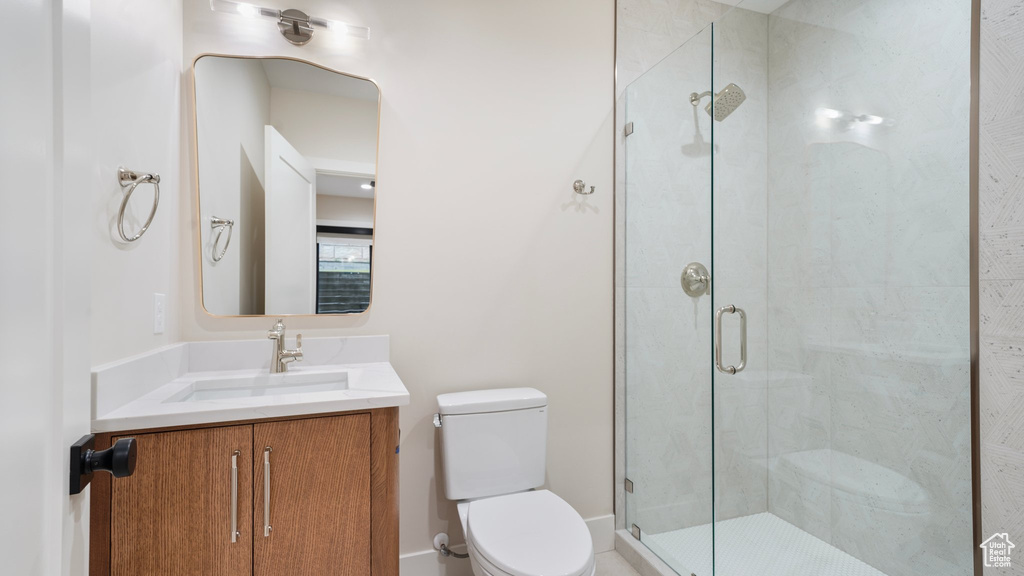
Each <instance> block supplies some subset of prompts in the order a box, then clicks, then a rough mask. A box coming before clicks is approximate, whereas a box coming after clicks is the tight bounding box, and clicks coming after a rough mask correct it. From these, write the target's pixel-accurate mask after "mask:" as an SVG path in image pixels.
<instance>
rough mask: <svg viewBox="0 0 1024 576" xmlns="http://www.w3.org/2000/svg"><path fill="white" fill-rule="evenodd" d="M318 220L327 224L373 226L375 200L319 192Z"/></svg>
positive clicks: (318, 222)
mask: <svg viewBox="0 0 1024 576" xmlns="http://www.w3.org/2000/svg"><path fill="white" fill-rule="evenodd" d="M316 222H317V224H319V225H326V226H356V227H362V228H373V200H372V199H370V198H349V197H347V196H328V195H326V194H318V195H317V197H316Z"/></svg>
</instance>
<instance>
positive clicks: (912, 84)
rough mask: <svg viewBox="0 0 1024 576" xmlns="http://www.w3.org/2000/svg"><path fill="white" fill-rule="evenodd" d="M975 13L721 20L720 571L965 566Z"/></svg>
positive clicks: (854, 11)
mask: <svg viewBox="0 0 1024 576" xmlns="http://www.w3.org/2000/svg"><path fill="white" fill-rule="evenodd" d="M970 22H971V15H970V6H969V3H964V2H960V1H959V0H935V1H934V2H928V3H927V5H924V4H919V3H904V2H890V1H887V0H886V1H882V0H858V1H849V0H791V1H790V2H788V3H785V4H784V5H783V6H781V7H779V8H778V9H776V10H774V11H773V12H771V13H770V14H765V13H762V12H757V11H754V10H746V9H743V5H741V6H740V7H739V8H736V9H733V10H731V11H730V12H728V13H727V14H725V15H724V16H722V17H721V18H719V19H718V20H717V21H716V22H715V23H714V25H713V30H712V36H713V41H712V48H713V50H712V52H713V56H712V58H713V69H712V74H711V76H712V84H713V88H712V90H714V91H715V94H716V96H714V97H713V98H714V104H713V107H712V113H713V115H714V121H713V123H712V143H713V148H714V156H713V163H712V164H713V168H712V169H713V188H712V197H711V201H712V202H711V203H712V208H711V219H712V222H713V230H712V233H711V237H712V259H711V260H712V266H711V276H712V279H713V304H712V307H713V308H714V310H715V311H720V312H721V314H720V316H721V329H720V330H718V331H717V332H716V338H720V339H721V346H720V347H719V353H720V356H721V369H718V368H716V369H715V371H714V373H713V375H712V387H713V392H712V403H713V406H714V408H713V431H712V434H713V440H712V444H713V450H714V475H713V483H714V530H713V532H714V574H716V575H718V576H748V575H750V574H758V575H762V576H812V575H813V576H817V575H819V574H840V573H841V574H849V575H851V576H852V575H856V576H918V575H920V576H924V575H927V576H963V575H965V574H971V573H973V565H972V562H973V548H974V546H973V544H972V523H971V520H972V516H971V512H972V501H971V460H970V459H971V454H970V440H971V418H970V403H971V399H970V344H969V334H970V317H969V302H970V287H969V277H970V272H969V252H968V250H969V194H970V187H969V179H968V174H969V166H968V161H969V158H970V153H969V138H968V137H969V119H970V110H969V103H970V93H969V90H970V81H969V78H970V62H969V58H970V46H969V38H970ZM910 29H920V30H936V31H941V38H942V41H941V42H940V43H939V44H941V46H939V45H937V43H936V42H935V41H934V38H932V39H929V38H926V37H922V36H921V35H918V34H913V33H902V32H895V31H897V30H910ZM711 98H712V97H711V96H709V97H706V99H705V100H704V102H702V103H701V107H703V106H704V105H705V103H706V102H707V101H708V99H711ZM739 310H742V311H743V312H744V314H743V316H745V320H746V335H745V338H744V335H743V334H742V330H741V315H740V314H739ZM744 342H745V349H746V363H745V365H744V366H743V368H742V370H741V369H739V367H740V362H741V358H742V357H743V355H744V354H743V351H742V350H741V348H742V347H744V346H743V343H744ZM716 357H717V354H716ZM730 366H732V367H733V369H730ZM697 575H698V576H704V574H703V573H701V572H697Z"/></svg>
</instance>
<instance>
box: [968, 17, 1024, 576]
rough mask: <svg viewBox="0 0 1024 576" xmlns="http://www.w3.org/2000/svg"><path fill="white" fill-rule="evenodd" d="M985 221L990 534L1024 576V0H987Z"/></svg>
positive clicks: (984, 431)
mask: <svg viewBox="0 0 1024 576" xmlns="http://www.w3.org/2000/svg"><path fill="white" fill-rule="evenodd" d="M980 112H981V120H980V136H981V140H980V163H981V165H980V169H981V174H980V177H979V187H980V190H979V194H980V196H979V204H980V214H979V220H980V222H979V224H980V253H981V254H980V255H981V258H980V262H981V264H980V273H981V291H980V297H981V301H980V306H981V326H980V328H981V398H980V400H981V442H982V446H981V450H982V453H981V494H982V509H983V516H982V532H983V534H984V537H985V538H988V537H989V536H990V535H991V534H993V533H996V532H1007V533H1009V535H1010V539H1011V540H1012V541H1013V542H1015V543H1016V545H1017V548H1016V551H1014V556H1015V558H1014V562H1013V563H1014V566H1013V568H1011V569H1005V568H1004V569H997V568H986V569H985V574H986V576H992V575H996V574H998V575H1000V576H1002V575H1008V574H1014V575H1018V576H1019V575H1022V574H1024V554H1020V551H1021V550H1024V548H1022V546H1024V1H1022V0H982V20H981V102H980Z"/></svg>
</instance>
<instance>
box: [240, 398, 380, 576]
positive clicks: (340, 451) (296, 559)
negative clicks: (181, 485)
mask: <svg viewBox="0 0 1024 576" xmlns="http://www.w3.org/2000/svg"><path fill="white" fill-rule="evenodd" d="M253 428H254V442H253V463H254V466H255V468H254V475H255V494H254V502H255V506H254V517H255V519H256V520H255V522H254V523H253V567H254V569H253V571H254V574H255V576H281V575H283V574H287V575H288V576H320V575H323V576H327V575H330V576H366V575H367V574H369V573H370V415H369V414H354V415H351V416H335V417H330V418H314V419H309V420H291V421H287V422H272V423H269V424H256V425H255V426H254V427H253ZM268 480H269V483H268V482H267V481H268ZM267 495H269V496H270V498H269V502H268V501H267V500H266V496H267Z"/></svg>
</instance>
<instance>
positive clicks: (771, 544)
mask: <svg viewBox="0 0 1024 576" xmlns="http://www.w3.org/2000/svg"><path fill="white" fill-rule="evenodd" d="M714 537H715V539H716V541H715V551H716V555H717V561H716V562H715V576H751V575H754V574H756V575H758V576H886V575H885V574H883V573H882V572H879V571H878V570H876V569H874V568H872V567H871V566H868V565H867V564H865V563H864V562H861V561H860V560H858V559H856V558H854V557H853V556H850V555H849V554H847V553H845V552H843V551H842V550H839V549H838V548H835V547H834V546H832V545H830V544H828V543H826V542H824V541H822V540H819V539H817V538H815V537H814V536H811V535H810V534H808V533H806V532H804V531H803V530H800V529H799V528H797V527H796V526H793V525H792V524H790V523H788V522H786V521H785V520H783V519H781V518H779V517H778V516H775V515H774V514H768V513H764V514H754V515H752V516H744V517H742V518H734V519H732V520H725V521H723V522H718V523H717V525H716V526H715V536H714ZM711 538H712V536H711V525H710V524H705V525H703V526H695V527H693V528H685V529H682V530H674V531H672V532H663V533H661V534H644V535H643V537H642V538H641V541H642V542H644V543H645V544H646V545H647V546H648V547H649V548H650V549H651V550H652V551H653V552H654V553H656V554H657V555H658V556H660V557H661V559H662V560H664V561H665V562H666V563H667V564H668V565H669V566H672V568H673V569H675V570H676V571H677V572H679V573H680V574H691V573H693V574H696V575H697V576H711ZM598 574H600V571H599V572H598ZM612 574H615V573H614V572H613V573H612ZM626 574H629V573H628V572H626Z"/></svg>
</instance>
